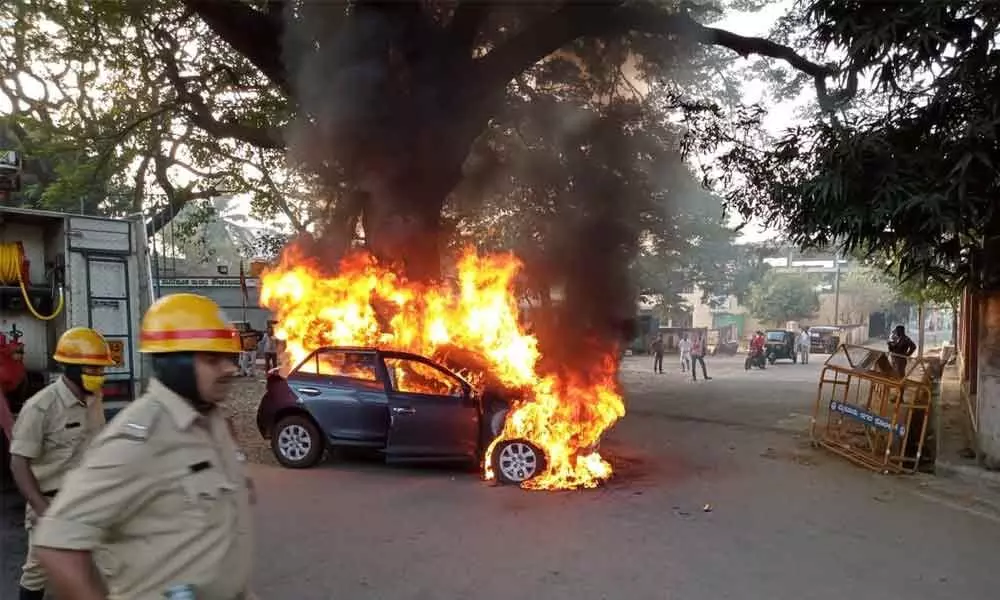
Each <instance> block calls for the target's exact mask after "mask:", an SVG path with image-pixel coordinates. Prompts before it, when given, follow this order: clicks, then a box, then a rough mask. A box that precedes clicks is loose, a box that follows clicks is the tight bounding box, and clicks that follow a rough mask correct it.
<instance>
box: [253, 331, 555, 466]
mask: <svg viewBox="0 0 1000 600" xmlns="http://www.w3.org/2000/svg"><path fill="white" fill-rule="evenodd" d="M510 406H511V401H510V398H504V397H502V396H501V395H498V394H497V393H495V392H483V391H481V390H477V389H475V388H474V387H473V386H472V385H471V384H470V383H469V382H468V381H466V380H465V379H464V378H462V377H461V376H459V375H458V374H457V373H455V372H454V371H452V370H450V369H448V368H447V367H445V366H443V365H441V364H439V363H438V362H436V361H433V360H431V359H429V358H426V357H423V356H419V355H416V354H410V353H407V352H396V351H389V350H381V349H378V348H355V347H324V348H320V349H317V350H315V351H313V352H312V353H311V354H309V356H307V357H306V358H305V359H304V360H303V361H302V362H301V363H300V364H298V365H296V366H295V367H294V368H293V369H292V370H291V371H290V372H289V374H288V376H287V377H283V376H282V375H280V374H279V373H278V372H277V370H273V371H272V372H271V373H270V374H269V375H268V379H267V390H266V392H265V393H264V396H263V398H261V401H260V406H259V407H258V409H257V427H258V429H259V431H260V433H261V435H262V436H263V437H264V438H265V439H269V440H270V442H271V450H272V452H274V456H275V458H276V459H277V460H278V462H279V463H281V464H282V465H283V466H285V467H289V468H293V469H301V468H308V467H311V466H314V465H316V464H317V463H318V462H319V461H320V460H322V458H323V456H324V455H325V453H326V451H327V450H331V449H334V448H337V447H350V448H363V449H371V450H375V451H378V452H381V453H383V454H384V455H385V458H386V460H387V461H392V462H403V461H420V462H427V461H455V462H471V463H475V464H482V461H483V459H484V456H483V455H484V453H485V451H486V449H487V448H488V447H489V445H490V444H491V443H492V442H493V440H494V439H495V438H496V437H497V436H498V435H499V433H500V432H501V431H502V430H503V425H504V420H505V418H506V416H507V414H508V412H509V410H510ZM491 459H492V462H493V470H494V472H495V473H496V476H497V478H498V479H499V480H500V481H502V482H504V483H513V484H520V483H523V482H525V481H528V480H530V479H532V478H534V477H536V476H538V475H539V474H541V473H542V472H543V471H544V470H545V456H544V454H543V452H542V451H541V450H540V449H539V448H538V447H537V446H536V445H534V444H532V443H531V442H529V441H527V440H517V439H515V440H504V441H503V442H502V443H500V444H498V445H497V447H496V449H495V450H494V452H493V456H492V457H491Z"/></svg>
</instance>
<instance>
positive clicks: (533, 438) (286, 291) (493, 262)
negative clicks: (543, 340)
mask: <svg viewBox="0 0 1000 600" xmlns="http://www.w3.org/2000/svg"><path fill="white" fill-rule="evenodd" d="M520 268H521V264H520V262H519V261H518V260H517V258H516V257H514V256H513V255H511V254H495V255H489V256H479V255H478V254H477V253H476V252H475V251H474V250H466V251H465V252H464V253H463V254H462V256H461V258H460V259H459V261H458V264H457V283H453V284H442V285H435V286H428V285H422V284H416V283H411V282H407V281H406V280H404V279H403V278H401V277H399V276H398V275H396V274H394V273H392V272H390V271H388V270H386V269H384V268H382V267H380V266H379V265H378V264H376V262H375V261H374V260H373V259H372V258H371V256H370V255H369V254H367V253H364V252H358V253H354V254H352V255H350V256H349V257H347V258H346V259H345V260H344V261H343V262H342V263H341V265H340V268H339V270H338V274H337V275H336V276H334V277H326V276H323V275H321V270H320V269H318V268H316V265H315V264H314V263H313V262H311V261H310V260H308V259H306V258H305V257H303V256H301V255H300V254H299V253H298V252H297V251H296V250H295V248H289V249H288V250H286V251H285V253H284V255H283V256H282V260H281V263H280V264H279V265H278V266H277V267H276V268H274V269H271V270H268V271H266V272H265V273H264V274H263V275H262V278H261V293H260V298H261V302H262V304H264V305H265V306H267V307H268V308H270V309H271V310H272V311H274V313H275V315H276V317H277V321H278V325H277V327H276V328H275V334H276V336H277V337H278V338H280V339H283V340H285V346H286V350H285V351H286V353H287V355H288V359H289V361H290V362H291V364H298V363H299V361H301V360H302V359H304V358H305V357H306V355H308V354H309V352H311V351H312V350H314V349H316V348H318V347H321V346H374V347H379V348H383V349H393V350H403V351H407V352H413V353H415V354H421V355H424V356H433V355H434V354H435V353H436V351H437V350H439V349H441V348H442V347H445V346H447V347H458V348H461V349H463V350H465V351H471V352H474V353H475V354H477V355H479V356H480V357H482V358H484V359H485V361H486V363H487V364H488V365H489V366H488V369H489V375H490V376H491V377H494V378H496V379H497V380H499V381H500V382H502V383H503V384H504V385H505V386H508V387H510V388H516V389H520V390H522V396H523V398H521V399H520V400H519V401H517V402H516V403H515V406H514V407H513V409H512V410H511V412H510V414H509V416H508V418H507V420H506V424H505V426H504V429H503V432H502V433H501V435H500V436H499V437H498V438H497V440H495V441H494V442H493V445H491V446H490V448H489V449H488V450H487V453H486V460H485V461H484V471H485V473H484V474H485V477H486V478H487V479H491V478H493V476H494V475H493V473H492V468H491V467H490V464H491V461H490V456H491V455H492V450H493V448H494V447H495V445H496V444H497V443H499V442H500V441H503V440H508V439H525V440H528V441H530V442H532V443H534V444H535V445H536V446H538V447H539V448H542V449H543V450H544V452H545V454H546V459H547V463H546V468H545V471H544V472H543V473H542V474H541V475H540V476H538V477H536V478H535V479H533V480H531V481H530V482H527V483H526V484H525V485H524V487H529V488H532V489H572V488H579V487H595V486H596V485H598V484H599V483H600V482H601V481H603V480H605V479H607V478H608V477H609V476H610V475H611V472H612V469H611V465H610V464H609V463H608V462H607V461H606V460H604V459H603V458H602V457H601V455H600V454H599V453H598V452H597V451H596V447H597V444H598V442H599V441H600V439H601V435H602V434H603V433H604V432H605V431H606V430H607V429H608V428H609V427H611V425H613V424H614V423H615V422H616V421H617V420H618V419H620V418H621V417H622V416H624V414H625V406H624V402H623V401H622V397H621V395H620V394H619V393H618V387H617V385H616V378H615V374H616V371H617V366H618V365H617V359H616V357H617V354H616V353H615V352H609V353H608V354H607V355H606V356H603V357H601V358H599V359H598V360H597V361H595V362H596V364H594V365H593V366H592V368H590V369H587V371H586V372H583V373H580V372H578V373H569V372H564V370H555V371H553V372H546V373H542V372H540V369H539V357H540V355H539V350H538V341H537V339H536V338H535V337H534V336H533V335H530V334H528V333H526V332H525V331H524V328H523V327H522V325H521V324H520V322H519V319H518V317H519V311H518V306H517V301H516V296H515V294H514V291H513V287H514V277H515V275H516V274H517V272H518V270H519V269H520ZM390 368H392V367H390ZM394 375H395V383H396V385H397V386H398V385H400V381H401V380H402V379H404V378H405V379H406V381H407V382H408V383H409V382H411V381H412V382H414V383H413V385H419V382H420V381H421V380H422V379H424V378H423V377H422V376H421V374H420V373H417V372H413V371H407V372H402V371H397V372H395V373H394ZM463 375H465V376H467V378H468V379H469V380H470V381H472V382H473V383H474V384H475V383H477V382H479V381H482V379H483V376H484V375H485V374H484V373H463ZM427 384H428V385H430V382H427Z"/></svg>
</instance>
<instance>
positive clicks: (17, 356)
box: [0, 324, 25, 394]
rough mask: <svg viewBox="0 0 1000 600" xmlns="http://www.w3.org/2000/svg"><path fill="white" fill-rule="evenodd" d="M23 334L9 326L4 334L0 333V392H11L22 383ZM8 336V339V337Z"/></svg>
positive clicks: (23, 371)
mask: <svg viewBox="0 0 1000 600" xmlns="http://www.w3.org/2000/svg"><path fill="white" fill-rule="evenodd" d="M23 335H24V332H22V331H20V330H19V329H18V328H17V325H16V324H13V325H11V327H10V331H9V332H7V333H6V334H4V333H0V391H2V392H3V393H5V394H9V393H10V392H13V391H14V390H16V389H17V388H19V387H20V386H21V383H23V382H24V377H25V370H24V344H23V343H22V342H21V337H22V336H23ZM8 336H9V337H8Z"/></svg>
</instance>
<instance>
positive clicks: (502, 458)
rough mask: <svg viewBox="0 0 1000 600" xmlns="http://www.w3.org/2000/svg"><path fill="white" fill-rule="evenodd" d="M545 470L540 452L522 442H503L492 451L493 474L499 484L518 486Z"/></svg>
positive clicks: (533, 446)
mask: <svg viewBox="0 0 1000 600" xmlns="http://www.w3.org/2000/svg"><path fill="white" fill-rule="evenodd" d="M544 470H545V456H544V455H543V454H542V451H541V450H540V449H539V448H538V447H537V446H535V445H534V444H532V443H530V442H526V441H524V440H505V441H503V442H500V443H499V444H497V447H496V448H494V449H493V473H494V474H495V476H496V478H497V480H498V481H500V482H501V483H510V484H514V485H520V484H522V483H524V482H525V481H529V480H531V479H533V478H535V477H536V476H538V475H539V474H541V473H542V471H544Z"/></svg>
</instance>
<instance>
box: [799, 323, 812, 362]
mask: <svg viewBox="0 0 1000 600" xmlns="http://www.w3.org/2000/svg"><path fill="white" fill-rule="evenodd" d="M810 343H811V342H810V340H809V328H808V327H803V328H802V331H801V332H800V333H799V343H798V344H797V345H798V352H799V362H800V363H802V364H804V365H808V364H809V344H810Z"/></svg>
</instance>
